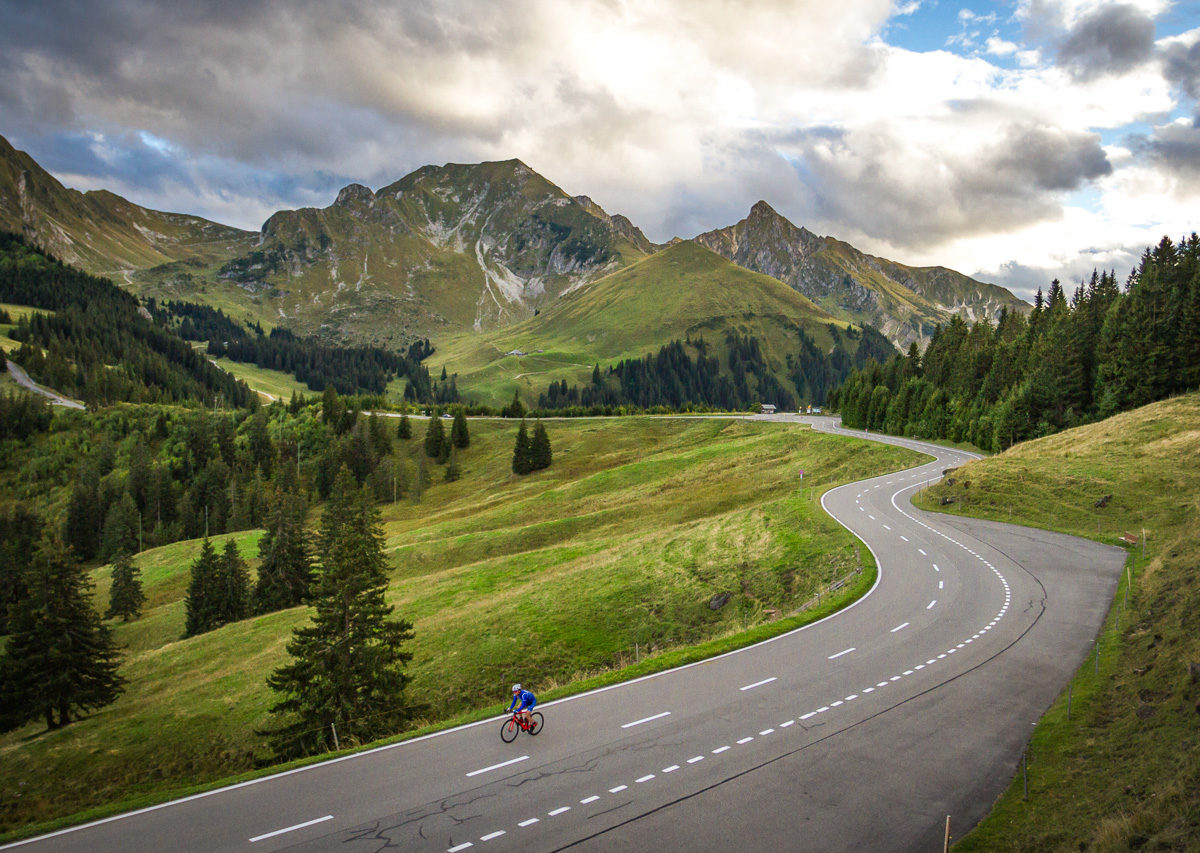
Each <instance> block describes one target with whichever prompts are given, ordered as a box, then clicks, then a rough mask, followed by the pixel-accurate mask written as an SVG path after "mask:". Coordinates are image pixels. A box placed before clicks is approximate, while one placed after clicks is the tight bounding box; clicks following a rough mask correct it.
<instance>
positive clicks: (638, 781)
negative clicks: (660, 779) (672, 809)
mask: <svg viewBox="0 0 1200 853" xmlns="http://www.w3.org/2000/svg"><path fill="white" fill-rule="evenodd" d="M653 778H654V774H653V773H647V774H646V775H645V776H643V777H642V778H641V779H634V780H633V781H634V784H637V785H640V784H642V783H643V782H649V781H650V780H651V779H653Z"/></svg>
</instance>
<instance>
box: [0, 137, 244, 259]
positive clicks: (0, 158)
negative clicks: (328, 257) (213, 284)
mask: <svg viewBox="0 0 1200 853" xmlns="http://www.w3.org/2000/svg"><path fill="white" fill-rule="evenodd" d="M0 228H4V229H7V230H9V231H13V232H15V233H18V234H23V235H24V236H25V237H26V238H27V239H30V240H33V241H34V242H36V243H37V244H38V245H40V246H42V247H43V248H45V249H47V250H49V251H50V252H51V253H53V254H54V255H56V256H57V257H58V258H59V259H60V260H62V261H64V262H66V263H69V264H72V265H73V266H77V267H79V268H80V269H83V270H85V271H87V272H90V273H92V274H94V275H105V276H109V277H111V278H114V279H116V280H118V281H123V282H125V283H128V282H129V281H130V276H131V274H132V272H133V271H134V270H140V269H146V268H150V267H155V266H158V265H161V264H169V263H173V262H176V261H186V262H189V263H194V264H206V263H211V262H213V261H215V260H220V259H227V258H230V257H233V256H234V255H236V254H238V253H240V252H243V251H246V250H247V249H248V248H249V247H250V245H251V244H252V243H253V241H254V240H255V239H256V237H255V235H254V233H253V232H250V231H242V230H241V229H238V228H231V227H229V226H227V225H220V224H218V223H216V222H210V221H208V220H207V219H201V218H200V217H198V216H188V215H186V214H181V213H162V212H160V211H157V210H150V209H148V208H145V207H140V206H139V205H136V204H134V203H133V202H130V201H126V200H125V199H123V198H121V197H120V196H118V195H115V194H113V193H111V192H108V191H107V190H95V191H92V192H86V193H82V192H79V191H78V190H72V189H67V188H66V187H64V186H63V185H62V184H61V183H59V182H58V181H57V180H56V179H55V178H54V177H53V176H52V175H51V174H50V173H49V172H47V171H46V170H45V169H43V168H42V167H41V166H39V165H38V164H37V163H36V162H35V161H34V159H33V158H32V157H30V156H29V155H28V154H26V153H25V152H24V151H17V150H16V149H14V148H13V147H12V145H10V144H9V142H8V140H7V139H5V138H4V137H2V136H0Z"/></svg>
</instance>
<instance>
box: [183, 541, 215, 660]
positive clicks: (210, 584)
mask: <svg viewBox="0 0 1200 853" xmlns="http://www.w3.org/2000/svg"><path fill="white" fill-rule="evenodd" d="M220 575H221V567H220V561H219V559H218V557H217V552H216V550H215V549H214V548H213V545H212V541H211V540H209V538H208V537H207V536H205V537H204V542H203V544H201V546H200V556H199V557H197V558H196V562H194V563H192V579H191V582H190V583H189V584H188V591H187V598H186V599H185V601H184V607H185V610H186V611H187V617H186V619H185V621H184V634H183V635H184V636H185V637H194V636H195V635H196V634H203V633H204V632H205V631H211V630H212V629H213V628H216V627H217V626H218V625H220V624H221V620H220V615H219V611H218V609H217V607H218V595H219V593H218V589H217V584H218V582H219V580H220Z"/></svg>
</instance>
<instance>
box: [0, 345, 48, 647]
mask: <svg viewBox="0 0 1200 853" xmlns="http://www.w3.org/2000/svg"><path fill="white" fill-rule="evenodd" d="M2 360H3V359H0V361H2ZM41 537H42V519H41V517H40V516H39V515H38V514H37V513H35V512H34V511H33V510H31V509H30V508H29V507H28V505H26V504H24V503H15V504H12V505H10V506H7V507H4V508H2V509H0V636H6V635H7V634H8V633H9V630H10V629H9V618H10V615H11V614H12V612H13V609H14V608H15V607H16V606H17V603H18V602H20V600H21V599H23V598H25V596H26V595H28V594H29V591H28V590H27V589H26V587H25V577H24V575H25V566H26V565H27V564H28V562H29V555H30V554H32V553H33V549H34V548H35V547H37V543H38V541H39V540H40V539H41Z"/></svg>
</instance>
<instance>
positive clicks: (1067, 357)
mask: <svg viewBox="0 0 1200 853" xmlns="http://www.w3.org/2000/svg"><path fill="white" fill-rule="evenodd" d="M1198 387H1200V238H1198V237H1197V235H1196V234H1194V233H1193V234H1192V235H1191V236H1190V237H1188V238H1186V239H1184V240H1181V241H1180V242H1179V243H1175V242H1173V241H1172V240H1171V239H1169V238H1167V237H1164V238H1163V239H1162V240H1161V241H1160V242H1159V243H1158V245H1157V246H1155V247H1153V248H1148V249H1147V250H1146V251H1145V252H1144V253H1143V255H1142V257H1141V259H1140V261H1139V263H1138V266H1137V267H1136V268H1135V269H1134V270H1133V271H1132V272H1131V273H1130V275H1129V277H1128V278H1127V279H1126V282H1125V286H1124V288H1123V289H1122V288H1121V287H1120V286H1119V285H1118V283H1117V278H1116V274H1115V272H1113V271H1109V272H1098V271H1096V272H1093V273H1092V276H1091V278H1090V279H1089V280H1085V281H1083V282H1081V283H1080V284H1079V286H1078V287H1076V288H1075V290H1074V291H1073V293H1072V294H1071V296H1070V297H1069V298H1068V296H1067V294H1066V292H1065V291H1064V289H1063V287H1062V284H1061V283H1060V282H1059V281H1058V280H1057V279H1055V280H1054V281H1053V282H1051V284H1050V288H1049V291H1048V293H1046V294H1043V293H1042V291H1041V290H1039V291H1038V294H1037V297H1036V300H1035V304H1034V307H1033V310H1032V311H1031V312H1030V313H1029V315H1028V317H1027V316H1025V315H1024V314H1022V313H1017V312H1007V311H1006V312H1002V314H1001V317H1000V319H999V321H998V323H997V324H996V325H995V326H993V325H992V324H990V323H988V322H978V323H975V324H974V325H972V326H968V325H967V324H966V323H965V322H964V321H963V320H962V319H961V318H959V317H954V318H952V319H951V320H950V321H949V322H948V323H946V324H943V325H940V326H938V328H937V329H936V330H935V332H934V335H933V338H932V339H931V341H930V343H929V346H928V348H927V349H926V350H925V353H924V354H923V355H922V354H921V353H919V352H918V351H917V349H916V347H915V346H913V347H911V348H910V349H909V352H908V354H907V355H904V356H896V357H894V358H892V359H890V360H888V361H887V362H886V363H883V364H880V363H878V362H875V363H871V364H868V365H867V366H865V367H863V368H861V369H859V370H856V371H855V372H854V373H852V374H851V375H850V376H849V377H847V379H846V381H845V382H844V383H843V384H842V385H841V386H840V387H839V388H837V389H836V390H835V391H834V393H832V394H831V395H830V399H829V404H830V406H831V407H832V408H835V409H836V410H838V411H840V412H841V414H842V420H843V422H844V423H845V424H846V425H847V426H854V427H865V428H869V429H877V430H882V431H885V432H891V433H895V434H898V435H911V436H916V437H921V438H946V439H950V440H952V441H968V442H971V443H972V444H975V445H976V446H978V447H981V448H983V449H984V450H989V451H1000V450H1003V449H1004V448H1006V447H1009V446H1011V445H1012V444H1015V443H1016V442H1019V441H1024V440H1026V439H1030V438H1037V437H1039V436H1043V435H1049V434H1051V433H1054V432H1057V431H1059V430H1062V429H1066V428H1069V427H1072V426H1077V425H1079V424H1083V423H1088V422H1090V421H1095V420H1100V419H1103V418H1107V417H1109V416H1111V415H1114V414H1116V413H1118V412H1122V411H1125V410H1127V409H1132V408H1136V407H1138V406H1143V405H1145V404H1147V403H1151V402H1153V401H1155V400H1160V399H1163V398H1165V397H1169V396H1171V395H1173V394H1179V393H1183V392H1185V391H1190V390H1194V389H1196V388H1198Z"/></svg>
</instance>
